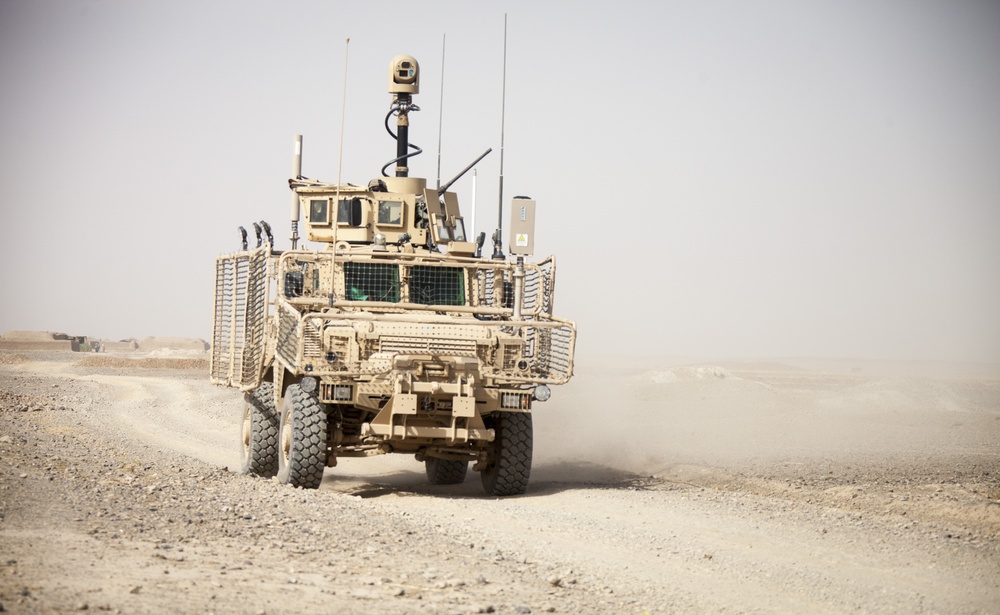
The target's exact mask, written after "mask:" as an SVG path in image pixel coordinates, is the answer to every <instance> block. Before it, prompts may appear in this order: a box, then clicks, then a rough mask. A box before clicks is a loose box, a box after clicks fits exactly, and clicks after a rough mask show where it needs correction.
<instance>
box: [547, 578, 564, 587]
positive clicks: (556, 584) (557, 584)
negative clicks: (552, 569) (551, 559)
mask: <svg viewBox="0 0 1000 615" xmlns="http://www.w3.org/2000/svg"><path fill="white" fill-rule="evenodd" d="M548 581H549V585H551V586H552V587H562V584H563V580H562V579H560V578H559V577H557V576H551V577H549V579H548Z"/></svg>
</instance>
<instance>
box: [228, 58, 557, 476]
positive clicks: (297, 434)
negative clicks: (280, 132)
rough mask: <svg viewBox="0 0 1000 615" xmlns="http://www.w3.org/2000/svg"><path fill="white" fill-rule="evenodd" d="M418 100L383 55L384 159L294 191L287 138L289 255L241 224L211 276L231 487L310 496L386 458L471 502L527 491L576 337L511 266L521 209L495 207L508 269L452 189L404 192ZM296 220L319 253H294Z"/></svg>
mask: <svg viewBox="0 0 1000 615" xmlns="http://www.w3.org/2000/svg"><path fill="white" fill-rule="evenodd" d="M418 92H419V65H418V64H417V61H416V60H415V59H414V58H412V57H409V56H397V57H396V58H394V59H393V60H392V61H391V63H390V74H389V93H390V94H392V103H391V105H390V108H389V113H388V114H387V115H386V119H385V127H386V129H387V130H388V132H389V134H390V135H392V136H393V138H394V139H395V140H396V142H397V143H396V157H395V158H393V159H392V160H390V161H389V162H388V163H386V165H385V166H384V167H383V168H382V177H378V178H376V179H374V180H372V181H371V182H369V183H368V184H367V185H355V184H350V183H339V180H338V182H337V183H326V182H321V181H316V180H312V179H307V178H305V177H303V176H302V172H301V168H302V167H301V162H302V158H301V152H302V139H301V136H297V137H296V141H295V159H294V160H295V162H294V165H293V173H294V177H292V178H291V179H290V180H289V186H290V187H291V190H292V193H293V196H292V207H291V237H290V239H291V249H288V250H277V249H275V247H274V240H273V236H272V234H271V228H270V226H268V225H267V224H266V223H264V222H261V223H259V224H258V223H254V225H253V226H254V228H255V230H256V236H257V245H256V247H253V248H251V247H249V245H248V242H247V233H246V231H244V230H243V229H242V227H241V231H242V232H243V242H242V249H241V250H240V251H239V252H236V253H234V254H228V255H225V256H221V257H219V258H218V259H217V261H216V277H215V310H214V324H213V332H212V355H211V362H210V363H211V366H210V370H211V379H212V381H213V382H214V383H216V384H220V385H226V386H230V387H234V388H239V389H241V390H242V391H243V392H244V395H245V400H246V403H245V408H244V412H243V421H242V427H241V429H242V432H241V435H242V442H243V446H242V471H243V472H244V473H247V474H252V475H257V476H264V477H271V476H277V477H278V479H279V480H280V481H281V482H283V483H286V484H291V485H294V486H298V487H304V488H316V487H318V486H319V484H320V482H321V480H322V478H323V472H324V469H325V468H327V467H332V466H335V465H337V460H338V459H339V458H341V457H366V456H372V455H380V454H386V453H404V454H412V455H415V457H416V459H417V460H418V461H423V462H424V463H425V464H426V472H427V478H428V479H429V481H430V482H431V483H434V484H453V483H460V482H463V481H464V480H465V478H466V473H467V471H468V467H469V463H470V462H473V463H474V467H473V470H475V471H478V472H480V474H481V477H482V483H483V487H484V489H485V491H486V493H487V494H489V495H494V496H506V495H516V494H520V493H523V492H524V491H525V489H526V488H527V485H528V478H529V474H530V471H531V455H532V415H531V411H532V409H533V407H534V404H535V402H536V401H545V400H547V399H548V398H549V396H550V394H551V391H550V388H549V385H554V384H562V383H565V382H566V381H568V380H569V379H570V377H571V376H572V374H573V352H574V344H575V339H576V326H575V325H574V323H573V322H571V321H568V320H563V319H560V318H557V317H555V316H554V315H553V313H552V311H553V298H554V295H553V293H554V288H555V281H556V275H555V274H556V265H555V260H554V259H553V258H551V257H550V258H546V259H544V260H541V261H539V262H537V263H532V262H528V261H527V260H526V258H525V257H527V256H530V255H531V252H532V249H533V243H534V232H533V228H532V227H533V224H534V207H535V203H534V201H532V200H531V199H528V198H525V197H515V198H514V199H513V200H512V206H511V225H510V229H509V230H510V233H511V238H512V241H511V242H509V244H508V249H509V252H510V255H509V256H505V255H504V254H503V253H502V243H501V241H500V238H501V234H500V233H499V232H498V233H495V234H494V238H493V241H494V253H493V254H492V255H491V256H488V257H487V256H484V255H482V254H481V252H482V246H483V242H484V239H485V234H480V235H479V237H478V239H477V240H476V241H469V239H468V238H467V237H466V230H465V222H464V218H463V216H462V214H461V210H460V209H459V205H458V198H457V196H456V194H455V193H454V192H450V191H448V188H449V187H450V185H451V184H452V183H454V181H455V180H452V181H451V182H448V183H447V184H445V185H444V186H441V187H440V189H438V188H430V187H428V185H427V181H426V180H425V179H421V178H416V177H410V176H409V168H408V167H407V164H408V159H409V158H410V157H411V156H413V155H415V154H416V153H419V152H414V151H413V150H415V149H417V148H416V147H415V146H413V145H411V144H410V143H409V142H408V126H409V114H410V113H411V112H412V111H415V110H417V107H416V105H414V104H413V95H414V94H417V93H418ZM392 117H395V118H396V132H393V130H392V129H391V127H390V121H391V118H392ZM484 155H485V154H484ZM473 164H475V163H473ZM390 166H394V171H395V173H394V176H389V175H388V173H387V172H386V170H387V169H388V168H389V167H390ZM471 167H472V165H471V164H470V165H469V167H467V168H466V171H467V170H468V169H469V168H471ZM464 172H465V171H463V173H464ZM459 176H461V174H459ZM455 179H458V178H457V177H456V178H455ZM303 218H304V223H305V226H306V229H307V231H306V234H307V237H308V239H309V241H312V242H317V243H318V244H320V245H321V246H322V247H321V248H318V249H305V248H300V247H299V246H298V243H299V234H298V228H299V222H300V221H303V220H302V219H303ZM501 220H502V218H501Z"/></svg>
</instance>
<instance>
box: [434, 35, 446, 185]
mask: <svg viewBox="0 0 1000 615" xmlns="http://www.w3.org/2000/svg"><path fill="white" fill-rule="evenodd" d="M447 36H448V35H447V34H442V35H441V99H440V102H439V103H438V172H437V189H438V192H440V191H441V127H442V126H443V125H444V45H445V37H447Z"/></svg>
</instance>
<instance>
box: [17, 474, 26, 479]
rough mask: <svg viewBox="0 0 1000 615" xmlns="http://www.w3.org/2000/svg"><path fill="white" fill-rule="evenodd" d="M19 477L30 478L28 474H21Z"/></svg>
mask: <svg viewBox="0 0 1000 615" xmlns="http://www.w3.org/2000/svg"><path fill="white" fill-rule="evenodd" d="M18 476H20V477H21V478H28V475H27V474H19V475H18Z"/></svg>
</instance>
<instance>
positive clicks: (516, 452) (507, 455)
mask: <svg viewBox="0 0 1000 615" xmlns="http://www.w3.org/2000/svg"><path fill="white" fill-rule="evenodd" d="M492 424H493V425H492V427H493V429H494V430H495V433H496V437H495V439H494V440H493V450H492V454H491V458H492V459H491V461H490V464H489V465H488V466H486V467H485V468H484V469H483V471H482V472H481V473H480V475H481V478H482V479H483V489H484V490H485V491H486V494H487V495H493V496H507V495H521V494H522V493H524V492H525V491H526V490H527V489H528V479H529V478H530V476H531V446H532V429H531V413H528V412H498V413H496V414H495V415H494V416H493V420H492Z"/></svg>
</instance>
